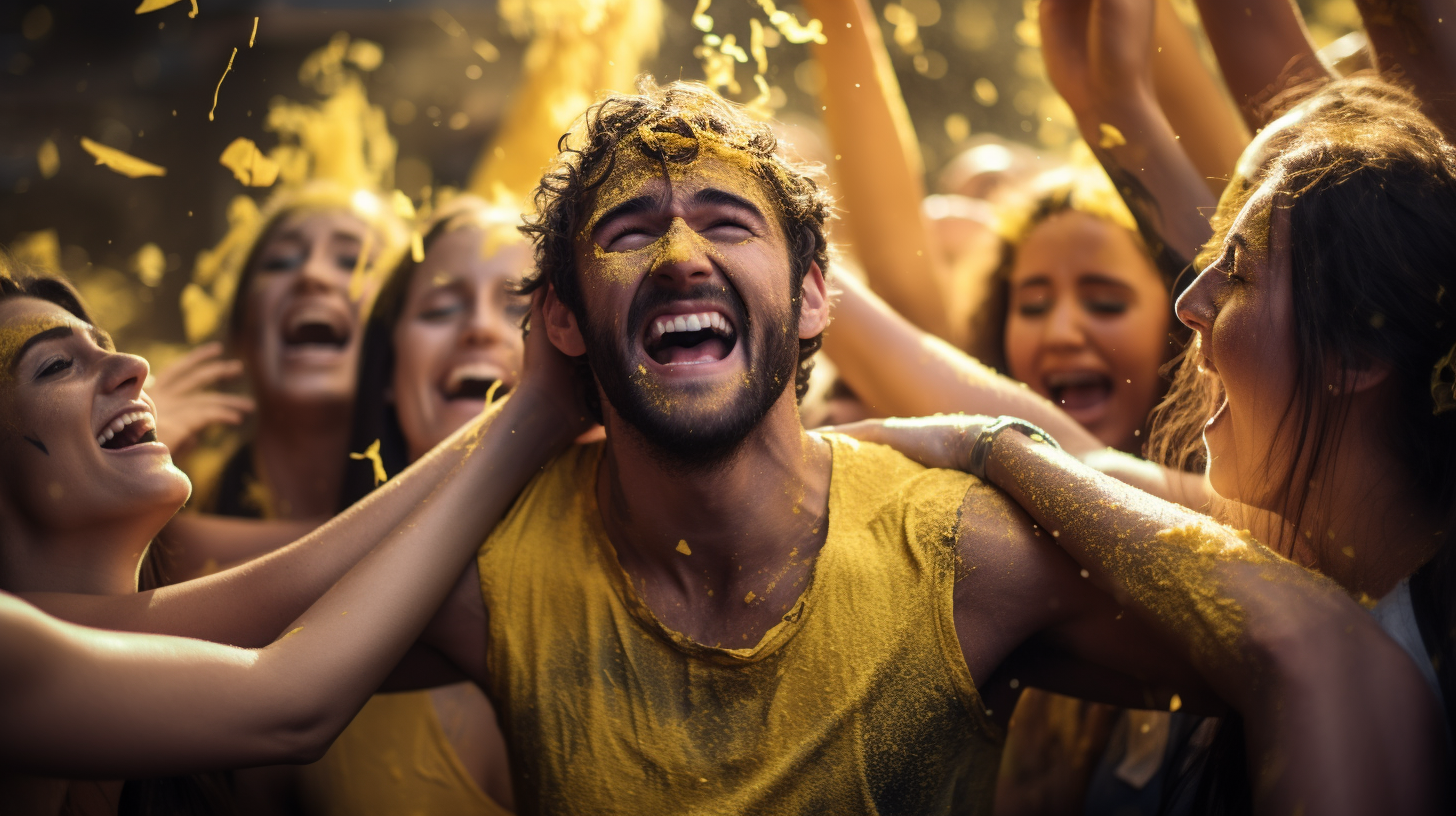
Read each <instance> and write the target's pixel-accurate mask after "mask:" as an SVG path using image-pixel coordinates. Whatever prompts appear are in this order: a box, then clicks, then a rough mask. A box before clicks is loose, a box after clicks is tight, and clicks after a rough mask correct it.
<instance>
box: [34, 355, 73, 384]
mask: <svg viewBox="0 0 1456 816" xmlns="http://www.w3.org/2000/svg"><path fill="white" fill-rule="evenodd" d="M72 363H73V361H72V360H71V358H70V357H56V358H53V359H50V360H47V361H45V362H44V363H42V364H41V367H40V370H39V371H37V372H36V374H35V378H36V379H37V380H39V379H43V378H45V377H50V376H53V375H56V374H59V373H61V372H62V371H65V370H66V369H68V368H70V367H71V365H72Z"/></svg>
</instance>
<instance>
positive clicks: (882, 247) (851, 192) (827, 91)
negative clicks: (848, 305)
mask: <svg viewBox="0 0 1456 816" xmlns="http://www.w3.org/2000/svg"><path fill="white" fill-rule="evenodd" d="M805 5H806V7H807V9H808V11H809V13H810V14H812V15H813V16H815V17H816V18H818V19H819V20H820V21H822V22H823V23H824V31H825V34H826V36H827V38H828V42H827V43H825V44H824V45H820V46H816V48H815V50H814V55H815V58H816V59H817V60H818V61H819V64H820V65H821V66H822V67H823V70H824V89H823V91H822V92H821V93H820V101H821V102H822V104H823V108H824V110H823V111H822V112H821V114H820V116H821V118H822V119H823V120H824V124H825V126H826V127H827V128H828V130H829V140H830V142H831V144H832V145H833V148H834V153H835V162H834V180H835V183H836V186H837V187H838V188H839V190H840V192H841V196H840V203H841V205H842V206H843V207H844V211H845V212H844V218H845V222H846V226H847V227H848V229H847V230H845V235H846V236H847V238H848V243H849V244H850V245H851V246H853V248H854V251H855V254H856V255H857V256H858V257H859V259H860V261H861V262H862V263H863V264H864V267H865V273H866V275H867V276H868V278H869V281H870V285H871V286H872V287H873V288H874V289H875V291H877V292H879V293H880V294H881V296H883V297H884V298H885V299H886V300H887V301H889V302H890V303H891V304H893V305H894V307H895V308H896V309H898V310H899V311H900V312H901V313H903V314H904V315H905V316H907V317H908V318H910V319H911V320H912V321H914V322H915V323H916V324H917V325H920V326H923V327H924V328H925V329H926V330H927V331H929V332H930V333H932V334H934V335H937V336H939V337H943V338H945V339H946V340H947V341H949V342H950V343H951V344H953V345H956V346H964V345H965V343H966V341H967V339H968V335H969V326H968V325H966V326H961V325H953V324H952V322H951V317H950V315H951V312H950V310H949V308H948V307H947V305H946V304H947V299H946V297H945V295H946V291H945V290H946V288H947V287H946V284H947V280H946V277H945V273H944V272H943V271H942V270H940V269H938V268H937V266H936V260H935V259H936V257H937V256H936V253H935V252H933V251H932V248H931V246H930V235H929V231H928V230H927V229H926V226H925V223H924V220H923V218H922V216H921V212H920V205H921V201H922V200H923V199H924V198H925V186H924V181H923V180H922V177H923V175H924V173H925V168H924V165H923V163H922V161H921V157H920V147H919V143H918V141H917V140H916V138H915V129H914V127H913V126H912V125H911V122H910V113H909V111H908V110H907V109H906V108H905V101H904V98H903V97H902V96H901V94H900V85H899V83H898V82H897V81H896V79H895V71H894V68H893V66H892V65H891V64H890V55H889V53H888V52H887V51H886V50H885V44H884V40H883V38H882V36H881V34H880V27H879V24H878V22H877V21H876V20H875V16H874V12H873V10H872V9H871V8H870V6H869V4H868V3H867V2H866V1H865V0H811V1H810V2H808V3H806V4H805Z"/></svg>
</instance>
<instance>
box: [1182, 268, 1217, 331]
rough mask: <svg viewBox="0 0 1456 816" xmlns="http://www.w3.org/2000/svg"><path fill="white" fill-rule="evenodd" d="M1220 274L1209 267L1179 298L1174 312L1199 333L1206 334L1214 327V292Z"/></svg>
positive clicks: (1186, 324) (1184, 323)
mask: <svg viewBox="0 0 1456 816" xmlns="http://www.w3.org/2000/svg"><path fill="white" fill-rule="evenodd" d="M1218 274H1219V272H1218V270H1217V269H1215V268H1214V267H1213V266H1209V267H1207V268H1206V269H1204V270H1203V271H1202V272H1200V273H1198V277H1196V278H1194V279H1193V283H1191V284H1189V285H1188V288H1187V289H1185V290H1184V291H1183V294H1181V295H1179V296H1178V302H1177V303H1175V304H1173V310H1174V312H1175V313H1176V314H1177V315H1178V320H1179V321H1181V322H1182V323H1183V325H1185V326H1187V327H1188V328H1190V329H1192V330H1194V331H1197V332H1206V331H1208V330H1209V329H1210V328H1211V327H1212V326H1213V316H1214V311H1215V310H1214V305H1213V290H1214V286H1215V284H1216V277H1217V275H1218Z"/></svg>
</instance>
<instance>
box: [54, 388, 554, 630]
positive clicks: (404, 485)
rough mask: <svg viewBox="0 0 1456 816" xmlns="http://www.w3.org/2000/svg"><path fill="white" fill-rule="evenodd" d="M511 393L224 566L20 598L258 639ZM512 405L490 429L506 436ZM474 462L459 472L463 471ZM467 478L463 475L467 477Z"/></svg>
mask: <svg viewBox="0 0 1456 816" xmlns="http://www.w3.org/2000/svg"><path fill="white" fill-rule="evenodd" d="M509 404H510V401H509V400H505V401H502V402H500V403H497V404H496V405H494V406H492V407H491V408H490V409H489V410H488V411H487V415H486V416H483V417H482V418H481V419H478V420H475V421H473V422H471V423H469V424H467V425H466V426H464V427H463V428H461V429H460V430H459V431H457V432H456V433H455V434H454V435H452V436H451V437H450V439H448V440H447V441H446V442H444V443H442V444H441V445H439V446H437V447H436V448H435V449H434V450H433V451H431V452H430V453H429V454H427V455H425V456H424V457H421V459H420V460H419V461H417V462H415V463H414V464H412V465H410V466H409V467H408V468H406V469H405V470H404V471H403V472H402V473H400V475H398V476H396V477H395V478H393V479H391V480H390V481H389V482H387V483H386V484H385V485H384V486H382V487H381V488H380V489H379V490H376V491H375V492H374V493H372V494H370V495H369V496H368V497H366V498H365V499H363V500H362V501H360V502H359V503H357V504H355V505H354V506H353V507H350V508H349V509H348V510H345V511H344V512H343V513H341V514H340V515H339V516H337V517H336V518H334V519H333V520H331V521H329V522H328V523H327V524H325V525H324V526H322V527H320V528H319V529H317V530H315V531H314V532H312V533H310V534H308V535H307V536H305V537H303V538H302V539H300V540H298V541H296V542H294V543H293V544H290V545H288V546H286V547H284V548H282V549H280V550H277V551H275V552H273V553H271V554H269V555H266V556H263V557H262V558H258V559H255V560H253V561H251V562H249V563H247V564H243V565H241V566H238V567H234V568H232V569H229V570H225V571H223V572H220V573H217V574H214V575H210V576H208V577H206V578H199V579H197V580H194V581H185V582H183V583H181V584H176V585H173V586H168V587H163V588H161V589H158V590H153V591H151V592H144V593H138V594H136V595H130V596H88V595H71V594H60V593H45V594H35V595H28V596H26V600H28V601H30V602H32V603H34V604H36V605H37V606H39V607H40V608H42V609H44V610H45V611H47V612H50V613H51V614H54V615H56V616H57V617H60V618H63V619H65V620H70V621H74V622H76V623H82V624H86V625H90V626H100V627H105V628H108V629H119V630H123V631H136V632H155V633H158V634H170V635H180V636H184V637H196V638H201V639H204V640H214V641H217V642H221V643H231V644H234V645H238V646H262V645H264V644H266V643H269V642H270V641H272V640H273V638H274V637H276V636H277V635H278V633H279V632H280V631H283V628H284V626H285V625H287V624H288V622H289V621H291V620H293V619H294V618H296V617H298V615H300V614H301V613H302V612H303V611H304V610H305V609H307V608H308V606H309V605H310V604H311V603H313V602H314V601H315V600H316V599H317V598H318V597H319V596H320V595H322V594H323V593H324V592H325V591H326V590H328V588H329V587H331V586H333V584H334V583H335V582H336V581H338V580H339V578H340V577H341V576H342V575H343V574H344V573H345V572H347V571H348V570H349V568H350V567H352V566H353V565H354V564H355V563H357V562H358V561H359V559H360V558H362V557H363V556H364V554H365V553H367V552H369V551H370V550H371V549H373V548H374V547H375V545H377V544H378V543H379V542H380V540H381V539H382V538H383V536H384V535H385V534H386V533H388V532H389V531H390V530H391V529H393V528H394V527H395V526H396V525H398V524H399V523H400V522H401V521H402V520H403V519H404V518H405V517H406V516H407V515H408V514H409V513H410V512H411V511H412V510H413V509H414V508H415V507H416V506H417V505H419V504H420V503H421V502H422V501H423V500H424V499H425V498H426V497H427V496H428V495H429V494H430V492H431V491H432V490H433V489H434V487H435V486H436V484H437V483H438V482H440V480H442V479H444V478H445V477H446V476H447V475H449V474H451V473H452V471H454V470H455V469H456V467H457V466H459V465H460V464H461V463H463V462H466V461H471V462H478V460H479V459H480V458H481V455H482V452H483V450H484V447H485V446H484V445H474V444H470V442H471V441H472V440H475V439H477V437H479V435H480V434H481V433H483V432H484V429H485V427H486V423H487V419H488V417H490V416H494V415H496V414H498V413H501V412H504V411H505V408H506V406H508V405H509ZM521 413H522V412H520V411H512V412H509V413H508V414H505V416H507V417H508V421H507V423H504V424H502V423H498V424H495V425H493V426H491V427H492V429H493V431H494V434H493V435H506V436H509V435H510V433H509V431H510V427H507V426H508V425H509V424H511V423H516V422H523V421H525V420H526V419H527V417H523V416H521ZM473 472H475V471H474V470H462V471H459V474H458V475H461V476H465V475H466V474H470V473H473ZM467 478H469V477H468V476H467Z"/></svg>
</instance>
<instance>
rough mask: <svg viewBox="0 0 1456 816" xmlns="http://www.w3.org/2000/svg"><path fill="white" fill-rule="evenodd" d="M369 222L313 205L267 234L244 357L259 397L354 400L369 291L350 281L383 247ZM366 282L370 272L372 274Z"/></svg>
mask: <svg viewBox="0 0 1456 816" xmlns="http://www.w3.org/2000/svg"><path fill="white" fill-rule="evenodd" d="M371 238H372V236H371V234H370V230H369V227H368V226H367V225H366V224H365V223H364V222H363V221H362V220H360V219H359V217H358V216H355V215H354V214H352V213H350V212H348V211H347V210H325V211H318V210H307V211H300V212H295V213H293V214H291V215H287V216H285V217H283V218H282V219H281V220H280V221H279V222H278V224H277V225H276V226H275V227H274V228H273V229H272V230H271V231H269V233H268V234H267V236H266V237H265V238H264V239H263V240H264V243H263V246H262V248H261V249H260V250H259V251H258V253H257V258H256V260H255V261H254V266H253V269H252V270H251V272H252V274H251V275H250V276H249V284H248V288H247V289H246V290H245V291H243V292H241V293H239V296H240V297H243V298H246V299H247V300H246V304H245V306H244V309H243V319H242V326H241V327H239V331H238V336H239V340H240V348H239V354H240V356H241V357H242V359H243V362H244V364H245V365H246V367H247V372H248V378H249V380H250V381H251V383H252V387H253V389H254V391H255V396H256V397H257V398H258V400H259V402H260V403H261V404H262V405H264V406H266V405H268V404H277V405H287V406H297V407H315V406H319V405H337V406H339V407H340V408H341V409H344V408H347V406H348V405H350V404H351V403H352V401H353V399H354V384H355V381H356V378H357V371H356V368H357V365H358V355H359V345H360V338H361V336H362V335H363V332H361V331H360V330H359V328H360V327H359V317H360V314H359V313H360V308H361V305H362V304H363V303H365V302H367V301H368V299H369V295H370V293H369V292H368V291H365V292H364V293H363V294H362V296H360V297H358V298H352V297H350V292H349V283H350V280H351V279H352V277H353V275H354V274H355V270H356V269H358V268H359V264H360V260H361V257H360V256H361V255H362V254H363V253H365V252H366V251H367V252H368V253H369V255H368V257H365V258H364V259H363V260H364V262H365V264H368V263H369V262H371V261H372V260H373V256H374V255H375V254H376V253H377V251H378V243H379V242H378V241H377V240H371ZM366 280H367V276H366Z"/></svg>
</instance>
